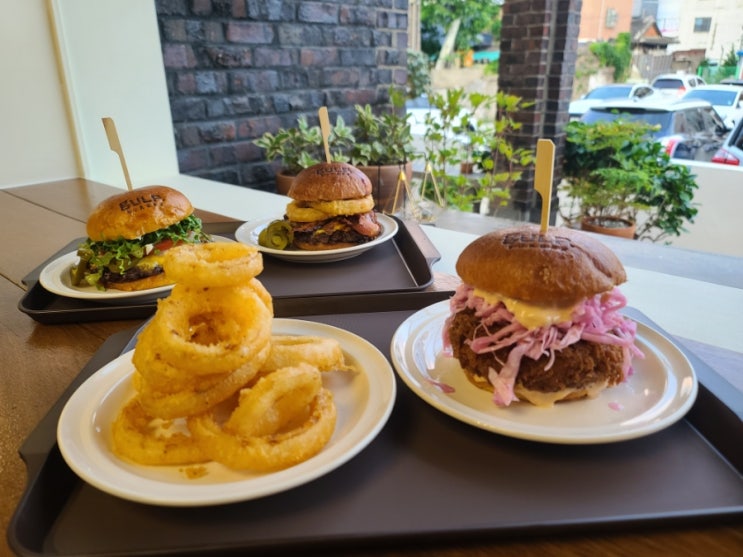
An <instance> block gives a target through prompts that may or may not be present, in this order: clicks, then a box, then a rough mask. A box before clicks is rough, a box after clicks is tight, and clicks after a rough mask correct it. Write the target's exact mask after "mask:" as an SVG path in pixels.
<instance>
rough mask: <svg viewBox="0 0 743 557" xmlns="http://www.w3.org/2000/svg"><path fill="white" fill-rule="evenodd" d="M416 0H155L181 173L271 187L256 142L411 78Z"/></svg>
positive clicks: (348, 109)
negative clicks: (411, 0)
mask: <svg viewBox="0 0 743 557" xmlns="http://www.w3.org/2000/svg"><path fill="white" fill-rule="evenodd" d="M407 5H408V2H407V0H324V1H306V0H305V1H302V0H283V1H282V0H155V6H156V10H157V17H158V24H159V28H160V37H161V41H162V53H163V61H164V65H165V73H166V78H167V83H168V94H169V97H170V105H171V111H172V118H173V126H174V130H175V136H176V148H177V151H178V162H179V166H180V171H181V172H182V173H184V174H190V175H194V176H199V177H203V178H208V179H211V180H217V181H221V182H227V183H231V184H238V185H242V186H247V187H252V188H257V189H263V190H268V191H272V190H273V189H274V187H275V183H274V173H275V171H276V170H277V168H278V166H277V163H273V164H271V163H269V162H268V161H266V160H265V158H264V157H263V151H262V149H260V148H258V147H256V146H255V145H253V140H254V139H256V138H258V137H260V136H261V135H262V134H263V133H264V132H266V131H272V132H275V131H276V130H277V129H278V128H280V127H285V128H286V127H293V126H295V125H296V121H297V117H298V116H300V115H303V114H304V115H306V116H307V117H308V118H309V119H310V121H311V122H313V123H314V122H316V121H317V109H318V108H319V107H320V106H323V105H325V106H327V107H328V109H329V111H330V114H331V119H334V118H335V116H337V115H341V116H343V118H344V119H345V121H346V122H347V123H348V122H351V121H352V120H353V114H354V111H353V106H354V105H355V104H367V103H369V104H372V105H385V104H387V102H388V90H389V87H390V86H391V85H395V86H403V85H404V84H405V80H406V75H407V71H406V51H407Z"/></svg>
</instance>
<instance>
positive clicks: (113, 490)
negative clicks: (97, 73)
mask: <svg viewBox="0 0 743 557" xmlns="http://www.w3.org/2000/svg"><path fill="white" fill-rule="evenodd" d="M273 332H274V334H288V335H317V336H327V337H333V338H336V339H338V341H339V342H340V343H341V346H342V347H343V350H344V353H345V354H346V357H347V360H348V361H349V362H350V363H354V364H355V365H356V366H357V367H358V369H359V372H358V373H354V372H330V373H325V374H323V384H324V385H325V386H326V387H328V388H329V389H330V390H331V391H332V392H333V397H334V401H335V405H336V408H337V421H336V426H335V432H334V433H333V436H332V437H331V439H330V441H329V442H328V444H327V445H326V446H325V447H324V448H323V450H322V451H321V452H320V453H319V454H317V455H315V456H314V457H312V458H310V459H309V460H306V461H305V462H302V463H300V464H297V465H296V466H293V467H291V468H288V469H286V470H281V471H278V472H273V473H269V474H255V473H248V472H241V471H236V470H231V469H229V468H227V467H225V466H222V465H221V464H218V463H209V464H206V465H205V466H206V469H207V471H208V473H207V474H206V475H204V476H202V477H199V478H195V479H189V478H187V477H186V475H185V474H184V472H183V469H184V467H183V466H140V465H136V464H129V463H127V462H124V461H122V460H120V459H118V458H117V457H116V456H114V454H113V453H112V452H111V450H110V449H109V447H110V430H111V424H112V423H113V420H114V418H115V416H116V414H117V413H118V411H119V409H120V408H121V407H122V406H123V405H124V404H125V403H126V401H128V400H129V399H130V398H131V397H132V396H133V394H134V389H133V388H132V386H131V375H132V373H133V371H134V366H133V365H132V362H131V357H132V351H129V352H127V353H125V354H123V355H121V356H119V357H118V358H116V359H115V360H113V361H112V362H110V363H109V364H107V365H106V366H104V367H103V368H101V369H100V370H98V371H97V372H96V373H95V374H93V375H92V376H91V377H90V378H88V379H87V380H86V381H85V382H84V383H83V384H82V385H81V386H80V387H79V388H78V389H77V390H76V391H75V393H74V394H73V395H72V397H70V399H69V400H68V401H67V404H66V405H65V407H64V409H63V410H62V414H61V415H60V418H59V423H58V425H57V443H58V445H59V448H60V451H61V453H62V456H63V457H64V459H65V461H66V462H67V464H68V465H69V466H70V468H71V469H72V470H73V471H74V472H75V473H76V474H77V475H78V476H80V477H81V478H82V479H83V480H85V481H86V482H88V483H89V484H91V485H93V486H95V487H97V488H98V489H100V490H102V491H105V492H107V493H109V494H112V495H115V496H118V497H121V498H123V499H128V500H131V501H138V502H142V503H151V504H156V505H163V506H179V507H187V506H205V505H217V504H222V503H231V502H236V501H246V500H249V499H255V498H258V497H263V496H265V495H270V494H273V493H278V492H281V491H286V490H288V489H291V488H293V487H296V486H299V485H301V484H304V483H306V482H309V481H311V480H313V479H315V478H318V477H320V476H322V475H324V474H327V473H328V472H330V471H332V470H334V469H335V468H337V467H339V466H341V465H342V464H344V463H345V462H347V461H348V460H350V459H351V458H352V457H353V456H355V455H356V454H358V453H359V452H360V451H361V450H362V449H363V448H364V447H366V445H368V444H369V443H370V442H371V441H372V440H373V439H374V438H375V437H376V436H377V434H378V433H379V431H380V430H381V429H382V427H383V426H384V424H385V423H386V422H387V419H388V418H389V415H390V413H391V412H392V407H393V404H394V401H395V394H396V391H395V375H394V372H393V371H392V367H391V366H390V364H389V362H388V361H387V359H386V358H385V357H384V355H383V354H382V353H381V352H380V351H379V350H377V348H375V347H374V346H373V345H372V344H370V343H368V342H367V341H366V340H364V339H362V338H360V337H358V336H356V335H354V334H352V333H350V332H348V331H345V330H343V329H338V328H336V327H331V326H329V325H324V324H320V323H312V322H309V321H301V320H295V319H275V320H274V326H273Z"/></svg>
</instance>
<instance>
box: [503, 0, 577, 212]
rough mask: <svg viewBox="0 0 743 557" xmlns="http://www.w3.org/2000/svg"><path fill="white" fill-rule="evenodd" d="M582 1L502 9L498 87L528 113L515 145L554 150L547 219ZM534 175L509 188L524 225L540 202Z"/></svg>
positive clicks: (545, 0)
mask: <svg viewBox="0 0 743 557" xmlns="http://www.w3.org/2000/svg"><path fill="white" fill-rule="evenodd" d="M582 4H583V0H508V1H507V2H505V4H504V6H503V24H502V28H501V45H500V46H501V56H500V73H499V75H498V87H499V88H500V89H501V90H503V91H506V92H508V93H511V94H513V95H518V96H520V97H522V98H523V99H526V100H534V105H533V106H532V107H531V108H528V109H525V110H523V111H522V112H521V113H520V114H518V115H517V116H516V119H517V120H518V121H520V122H521V124H522V128H521V130H520V131H519V132H518V134H517V135H516V137H513V138H512V141H513V143H514V144H515V145H518V146H522V147H529V148H535V147H536V144H537V140H538V139H540V138H545V139H551V140H552V141H553V142H554V143H555V147H556V154H555V159H556V164H555V175H554V183H553V188H552V191H553V196H552V206H551V207H552V219H551V222H554V216H555V213H556V210H557V184H558V183H559V182H560V180H561V178H562V176H561V172H560V169H561V166H562V165H561V160H562V155H563V151H564V146H565V125H566V124H567V122H568V105H569V104H570V99H571V96H572V90H573V79H574V76H575V68H576V61H577V51H578V31H579V27H580V13H581V7H582ZM533 180H534V173H533V170H529V171H528V172H525V173H524V175H523V179H522V180H520V181H519V182H518V183H517V184H516V185H515V188H514V192H513V195H512V205H513V206H514V208H515V210H516V211H517V212H518V215H517V217H518V218H520V219H523V220H531V221H533V222H539V220H540V216H541V214H540V213H541V206H542V204H541V198H540V196H539V194H537V193H536V191H535V190H534V187H533Z"/></svg>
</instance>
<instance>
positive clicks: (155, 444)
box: [111, 398, 209, 465]
mask: <svg viewBox="0 0 743 557" xmlns="http://www.w3.org/2000/svg"><path fill="white" fill-rule="evenodd" d="M153 420H154V421H155V422H156V421H157V420H155V419H154V418H152V416H148V415H147V413H146V412H145V410H144V408H142V405H141V404H140V403H139V399H137V398H133V399H132V400H130V401H129V402H128V403H127V404H126V405H125V406H124V407H123V408H122V409H121V411H120V412H119V414H118V416H117V417H116V419H115V420H114V422H113V424H112V426H111V439H112V449H113V452H114V454H116V455H117V456H119V457H121V458H125V459H127V460H130V461H132V462H136V463H137V464H144V465H162V464H167V465H177V464H197V463H201V462H207V461H208V460H209V458H208V456H207V455H206V454H205V453H204V451H203V450H202V449H201V447H200V446H199V445H198V443H197V442H196V440H195V438H194V437H192V436H191V435H190V434H187V433H181V432H179V431H170V432H167V433H163V434H159V433H158V427H157V424H156V423H153Z"/></svg>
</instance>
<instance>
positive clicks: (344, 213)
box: [286, 162, 382, 250]
mask: <svg viewBox="0 0 743 557" xmlns="http://www.w3.org/2000/svg"><path fill="white" fill-rule="evenodd" d="M287 195H288V196H289V197H291V198H292V201H291V202H290V203H289V204H288V205H287V207H286V220H287V221H288V222H289V225H290V226H291V229H292V233H293V244H294V247H296V248H299V249H305V250H327V249H336V248H345V247H351V246H356V245H359V244H364V243H366V242H369V241H371V240H373V239H375V238H376V237H378V236H379V235H380V234H381V232H382V229H381V227H380V225H379V223H378V222H377V217H376V214H375V213H374V199H373V198H372V184H371V181H370V180H369V178H368V177H367V176H366V175H365V174H364V173H363V172H361V171H360V170H359V169H358V168H356V167H355V166H352V165H350V164H346V163H342V162H332V163H319V164H315V165H313V166H310V167H308V168H305V169H304V170H302V172H300V173H299V174H298V175H297V176H296V177H295V178H294V182H293V183H292V186H291V188H290V189H289V192H288V194H287Z"/></svg>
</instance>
